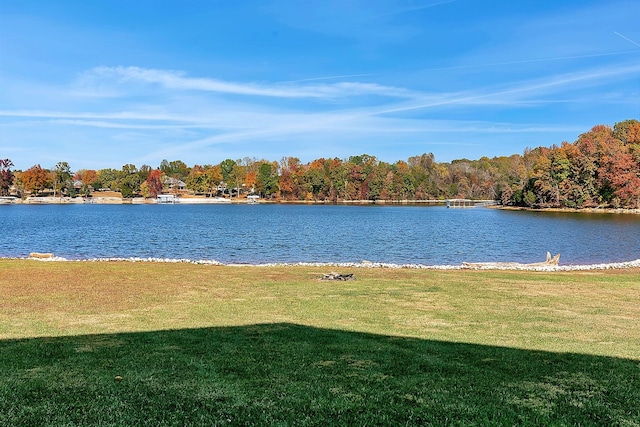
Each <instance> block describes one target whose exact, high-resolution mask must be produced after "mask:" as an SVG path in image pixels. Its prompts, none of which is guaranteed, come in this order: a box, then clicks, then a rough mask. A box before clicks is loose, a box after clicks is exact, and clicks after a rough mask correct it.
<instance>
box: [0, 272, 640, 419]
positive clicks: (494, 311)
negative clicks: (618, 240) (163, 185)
mask: <svg viewBox="0 0 640 427" xmlns="http://www.w3.org/2000/svg"><path fill="white" fill-rule="evenodd" d="M327 272H328V270H327V269H326V268H320V267H315V268H311V267H273V268H253V267H221V266H200V265H187V264H156V263H124V262H122V263H121V262H118V263H88V262H85V263H50V262H35V261H16V260H0V372H2V373H3V377H2V379H1V380H0V424H2V425H37V424H45V425H46V424H49V425H65V424H66V425H78V424H102V425H189V424H190V425H197V424H201V425H265V424H277V425H331V424H334V425H406V424H409V425H424V424H426V423H435V424H438V425H447V424H449V425H465V424H467V425H468V424H476V425H505V424H506V425H514V424H518V425H527V424H529V425H549V424H556V425H563V424H564V425H576V424H581V425H640V409H639V408H640V327H639V326H638V325H639V324H640V271H638V270H624V271H598V272H563V273H558V272H556V273H537V272H535V273H534V272H514V271H502V272H493V271H423V270H422V271H421V270H391V269H362V270H349V271H341V272H343V273H345V272H349V273H351V272H352V273H355V275H356V277H357V280H355V281H349V282H324V281H320V280H318V279H319V277H320V276H321V275H322V274H323V273H327Z"/></svg>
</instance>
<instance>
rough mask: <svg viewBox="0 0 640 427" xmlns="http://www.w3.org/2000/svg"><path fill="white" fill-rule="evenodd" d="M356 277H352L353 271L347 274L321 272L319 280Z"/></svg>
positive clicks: (343, 279) (353, 278)
mask: <svg viewBox="0 0 640 427" xmlns="http://www.w3.org/2000/svg"><path fill="white" fill-rule="evenodd" d="M355 279H356V278H355V277H353V273H348V274H340V273H334V272H331V273H329V274H323V275H322V278H321V279H320V280H342V281H345V280H355Z"/></svg>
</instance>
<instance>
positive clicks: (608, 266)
mask: <svg viewBox="0 0 640 427" xmlns="http://www.w3.org/2000/svg"><path fill="white" fill-rule="evenodd" d="M3 259H26V260H34V261H40V262H114V261H120V262H162V263H180V264H199V265H224V266H229V267H296V266H298V267H340V268H407V269H423V270H462V269H464V270H516V271H587V270H612V269H627V268H640V259H637V260H634V261H625V262H614V263H605V264H587V265H562V266H527V265H525V264H522V265H513V264H507V265H500V263H496V264H495V265H484V266H479V267H473V268H469V267H465V266H463V265H426V264H392V263H383V262H370V261H363V262H342V263H332V262H293V263H286V262H285V263H280V262H279V263H264V264H225V263H222V262H219V261H216V260H191V259H184V258H136V257H132V258H87V259H78V260H70V259H67V258H63V257H59V256H54V257H51V258H29V257H5V258H3Z"/></svg>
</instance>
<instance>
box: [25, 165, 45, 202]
mask: <svg viewBox="0 0 640 427" xmlns="http://www.w3.org/2000/svg"><path fill="white" fill-rule="evenodd" d="M21 180H22V184H23V186H24V189H25V191H28V192H30V193H32V194H33V195H35V196H37V195H38V193H39V192H41V191H42V190H44V189H45V188H47V186H48V185H49V184H50V182H51V181H50V174H49V171H47V170H46V169H43V168H42V167H41V166H40V165H35V166H32V167H30V168H29V169H27V170H26V171H24V172H23V173H22V174H21Z"/></svg>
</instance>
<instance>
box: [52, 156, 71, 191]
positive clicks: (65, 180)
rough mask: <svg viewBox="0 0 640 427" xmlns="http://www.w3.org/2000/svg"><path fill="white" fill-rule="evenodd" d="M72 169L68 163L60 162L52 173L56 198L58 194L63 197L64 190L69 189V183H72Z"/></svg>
mask: <svg viewBox="0 0 640 427" xmlns="http://www.w3.org/2000/svg"><path fill="white" fill-rule="evenodd" d="M72 176H73V174H72V173H71V168H70V167H69V163H67V162H58V163H56V166H55V167H54V168H53V171H52V181H53V197H55V196H56V192H57V193H59V194H60V195H62V190H63V189H68V188H69V182H70V181H71V177H72ZM71 187H72V188H73V185H71Z"/></svg>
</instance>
